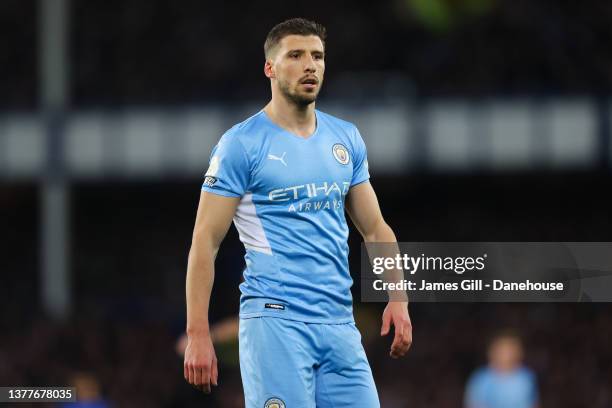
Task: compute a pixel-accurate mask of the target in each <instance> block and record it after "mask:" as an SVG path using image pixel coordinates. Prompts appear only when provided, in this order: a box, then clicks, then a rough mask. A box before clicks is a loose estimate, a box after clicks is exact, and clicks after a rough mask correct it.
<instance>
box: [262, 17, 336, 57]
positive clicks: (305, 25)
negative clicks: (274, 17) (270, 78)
mask: <svg viewBox="0 0 612 408" xmlns="http://www.w3.org/2000/svg"><path fill="white" fill-rule="evenodd" d="M289 35H316V36H317V37H319V38H320V39H321V42H322V43H323V47H325V37H326V36H327V30H326V29H325V27H323V26H322V25H321V24H319V23H315V22H314V21H310V20H306V19H305V18H292V19H289V20H285V21H283V22H282V23H278V24H277V25H275V26H274V27H273V28H272V29H271V30H270V32H269V33H268V36H267V37H266V42H265V43H264V54H265V56H266V58H267V57H268V56H269V55H270V50H272V48H274V47H276V46H277V45H278V43H280V42H281V40H282V39H283V38H285V37H287V36H289Z"/></svg>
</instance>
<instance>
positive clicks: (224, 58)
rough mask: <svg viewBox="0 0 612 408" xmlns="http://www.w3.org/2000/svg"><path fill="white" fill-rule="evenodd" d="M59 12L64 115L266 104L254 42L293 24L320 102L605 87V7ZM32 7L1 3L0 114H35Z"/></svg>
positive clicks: (435, 1)
mask: <svg viewBox="0 0 612 408" xmlns="http://www.w3.org/2000/svg"><path fill="white" fill-rule="evenodd" d="M68 3H69V7H70V9H69V16H70V18H71V24H70V27H69V49H70V52H69V68H70V73H71V75H70V90H69V91H70V101H71V106H73V107H92V106H93V107H96V106H106V107H116V106H125V105H139V104H149V105H151V104H152V105H159V104H190V103H203V102H219V101H232V102H234V101H244V100H253V99H256V100H259V99H261V98H266V97H267V95H268V91H269V89H268V84H267V82H266V81H265V79H264V77H263V74H262V69H263V51H262V47H263V40H264V38H265V35H266V33H267V31H268V30H269V29H270V28H271V27H272V26H273V25H274V24H276V23H277V22H279V21H281V20H283V19H285V18H288V17H295V16H303V17H308V18H313V19H316V20H318V21H320V22H322V23H323V24H325V25H326V26H327V27H328V32H329V37H328V42H327V45H328V47H327V78H328V84H329V85H330V86H328V87H324V88H323V94H322V96H323V97H325V96H326V95H332V96H333V97H346V96H349V97H351V96H353V95H354V94H355V93H356V92H359V93H360V94H362V95H367V96H372V95H374V96H376V95H377V94H383V95H382V96H384V94H386V93H388V92H392V93H393V92H395V93H396V94H397V92H400V93H401V96H404V97H410V96H411V95H410V92H411V91H412V92H414V93H416V94H418V95H456V96H473V95H489V94H496V95H497V94H520V95H522V94H525V93H536V94H540V95H541V94H550V93H564V94H566V93H571V94H585V93H596V94H600V95H601V94H607V93H609V92H610V91H611V90H612V69H610V68H611V66H612V53H610V52H609V47H608V44H609V43H610V41H611V40H612V30H611V29H610V24H609V21H610V20H611V19H612V5H611V4H610V2H607V1H604V0H597V1H589V2H586V3H585V2H569V1H553V0H539V1H527V0H520V1H515V0H432V1H429V2H423V1H421V0H387V1H384V2H368V1H365V0H359V1H352V2H342V1H341V2H332V3H330V2H325V1H322V0H315V1H312V2H308V3H307V4H306V3H304V4H298V3H296V4H291V6H290V7H288V6H287V5H286V4H285V3H284V2H282V1H273V2H272V3H270V7H261V5H260V4H258V3H253V2H247V1H242V2H232V3H214V2H201V1H195V0H186V1H181V2H179V3H171V2H161V1H144V0H126V1H94V2H87V3H83V2H68ZM428 5H429V8H428V7H426V6H428ZM38 11H39V10H38V6H37V2H36V1H34V0H29V1H25V2H24V1H21V0H6V1H3V2H2V4H0V34H1V35H0V45H3V44H4V45H5V46H2V49H3V50H5V52H3V53H2V55H0V62H1V63H0V69H2V70H5V71H6V72H5V74H3V75H2V76H1V77H0V95H2V98H0V107H5V108H9V109H14V108H26V109H27V108H30V109H32V108H35V107H36V104H37V101H38V97H37V95H38V94H37V92H38V91H37V89H38V88H37V86H38V82H37V80H36V78H37V77H38V72H37V69H36V62H37V61H38V60H39V51H40V49H39V48H38V34H37V30H38V27H37V19H36V18H32V16H34V15H37V13H38ZM367 78H374V80H373V81H368V80H367ZM397 79H399V80H400V81H402V82H401V83H402V84H403V86H399V85H398V82H397V81H396V80H397ZM333 84H335V85H333ZM385 84H386V85H385ZM363 87H366V88H367V89H363ZM396 96H397V95H396Z"/></svg>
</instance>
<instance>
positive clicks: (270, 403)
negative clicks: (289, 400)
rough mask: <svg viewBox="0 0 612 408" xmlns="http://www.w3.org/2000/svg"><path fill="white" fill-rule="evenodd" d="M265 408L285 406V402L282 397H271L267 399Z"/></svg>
mask: <svg viewBox="0 0 612 408" xmlns="http://www.w3.org/2000/svg"><path fill="white" fill-rule="evenodd" d="M264 408H285V403H284V402H283V400H282V399H280V398H270V399H269V400H267V401H266V404H265V405H264Z"/></svg>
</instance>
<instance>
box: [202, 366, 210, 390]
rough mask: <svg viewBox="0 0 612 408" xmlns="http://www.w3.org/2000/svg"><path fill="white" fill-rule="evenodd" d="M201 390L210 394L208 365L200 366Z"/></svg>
mask: <svg viewBox="0 0 612 408" xmlns="http://www.w3.org/2000/svg"><path fill="white" fill-rule="evenodd" d="M202 391H204V392H205V393H206V394H210V366H207V367H204V368H202Z"/></svg>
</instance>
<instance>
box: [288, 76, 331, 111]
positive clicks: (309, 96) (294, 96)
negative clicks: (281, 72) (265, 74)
mask: <svg viewBox="0 0 612 408" xmlns="http://www.w3.org/2000/svg"><path fill="white" fill-rule="evenodd" d="M278 87H279V89H280V91H281V93H282V94H283V96H285V98H287V100H289V101H290V102H293V103H294V104H295V105H297V106H299V107H303V108H305V107H306V106H308V105H310V104H311V103H313V102H314V101H316V100H317V96H318V95H319V90H320V89H321V88H320V87H321V82H319V87H317V90H316V91H314V92H312V93H305V92H300V91H299V90H298V89H297V87H295V88H293V89H291V85H290V84H289V82H287V81H279V82H278Z"/></svg>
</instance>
